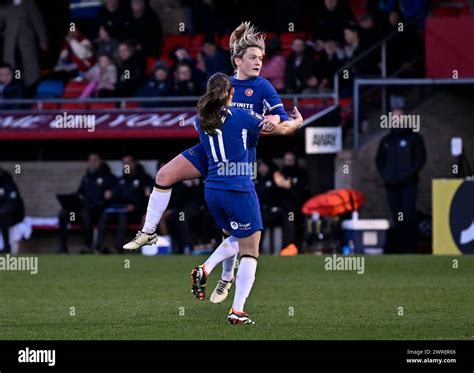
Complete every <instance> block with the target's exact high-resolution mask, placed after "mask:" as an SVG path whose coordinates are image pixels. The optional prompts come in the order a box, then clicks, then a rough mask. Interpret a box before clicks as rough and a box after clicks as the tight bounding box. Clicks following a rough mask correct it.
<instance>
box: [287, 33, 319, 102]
mask: <svg viewBox="0 0 474 373" xmlns="http://www.w3.org/2000/svg"><path fill="white" fill-rule="evenodd" d="M291 48H292V50H293V52H292V53H291V55H290V57H289V58H288V61H286V68H285V87H286V90H287V92H288V93H301V92H303V90H304V89H306V88H308V83H311V84H312V85H314V83H315V82H314V80H315V79H316V77H315V76H314V75H313V70H314V58H313V50H312V49H308V48H305V44H304V41H303V39H300V38H297V39H295V40H293V44H292V46H291ZM316 84H317V81H316Z"/></svg>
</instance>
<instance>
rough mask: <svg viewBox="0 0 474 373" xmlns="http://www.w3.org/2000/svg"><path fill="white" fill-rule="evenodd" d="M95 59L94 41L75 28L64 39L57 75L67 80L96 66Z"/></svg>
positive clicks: (55, 69) (56, 70)
mask: <svg viewBox="0 0 474 373" xmlns="http://www.w3.org/2000/svg"><path fill="white" fill-rule="evenodd" d="M95 60H96V58H95V55H94V50H93V47H92V43H91V42H90V41H89V39H87V38H86V37H85V36H84V35H82V33H81V32H80V31H79V30H77V29H74V31H69V32H68V34H67V36H66V38H65V40H64V43H63V48H62V50H61V52H60V54H59V59H58V63H57V64H56V66H55V67H54V71H55V72H56V76H58V77H63V79H65V80H67V79H69V78H73V77H75V76H76V75H77V74H78V73H80V72H82V73H85V72H86V71H87V70H89V69H90V68H91V67H92V66H94V63H95V62H96V61H95ZM58 73H59V74H58ZM61 73H62V74H61Z"/></svg>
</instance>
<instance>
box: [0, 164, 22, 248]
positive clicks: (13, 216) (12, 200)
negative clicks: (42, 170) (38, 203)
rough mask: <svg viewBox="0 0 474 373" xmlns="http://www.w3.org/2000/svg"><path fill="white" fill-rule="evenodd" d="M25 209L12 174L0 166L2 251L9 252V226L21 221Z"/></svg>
mask: <svg viewBox="0 0 474 373" xmlns="http://www.w3.org/2000/svg"><path fill="white" fill-rule="evenodd" d="M24 217H25V209H24V205H23V200H22V198H21V195H20V191H19V190H18V187H17V185H16V183H15V181H14V180H13V178H12V176H11V175H10V174H9V173H8V172H7V171H5V170H2V169H1V168H0V230H1V234H2V238H3V253H9V252H10V250H11V247H10V235H9V230H10V227H13V226H14V225H16V224H18V223H20V222H21V221H23V218H24Z"/></svg>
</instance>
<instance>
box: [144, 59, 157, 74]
mask: <svg viewBox="0 0 474 373" xmlns="http://www.w3.org/2000/svg"><path fill="white" fill-rule="evenodd" d="M156 61H158V59H157V58H156V57H147V59H146V73H147V74H151V73H152V72H153V67H154V66H155V64H156Z"/></svg>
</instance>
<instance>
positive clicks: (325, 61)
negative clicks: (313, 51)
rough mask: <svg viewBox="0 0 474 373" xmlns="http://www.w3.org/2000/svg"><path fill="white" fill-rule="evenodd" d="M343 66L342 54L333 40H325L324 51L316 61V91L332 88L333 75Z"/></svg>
mask: <svg viewBox="0 0 474 373" xmlns="http://www.w3.org/2000/svg"><path fill="white" fill-rule="evenodd" d="M343 64H344V52H343V51H342V50H341V48H340V45H339V43H338V42H337V41H335V40H330V39H329V40H326V41H325V42H324V49H323V51H322V53H320V55H319V59H318V60H317V61H316V65H315V74H316V77H317V78H318V82H319V85H318V89H319V91H324V90H327V89H329V88H332V85H333V82H334V74H335V73H336V71H337V70H339V69H340V68H341V67H342V66H343Z"/></svg>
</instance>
